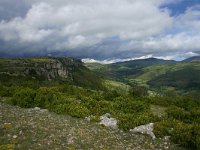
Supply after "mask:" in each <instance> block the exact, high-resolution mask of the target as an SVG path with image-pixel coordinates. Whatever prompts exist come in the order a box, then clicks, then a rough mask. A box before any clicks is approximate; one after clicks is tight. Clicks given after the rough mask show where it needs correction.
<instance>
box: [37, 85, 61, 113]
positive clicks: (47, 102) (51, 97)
mask: <svg viewBox="0 0 200 150" xmlns="http://www.w3.org/2000/svg"><path fill="white" fill-rule="evenodd" d="M60 99H61V95H60V93H59V92H58V89H57V88H47V87H41V88H39V89H38V90H37V94H36V97H35V103H36V106H38V107H41V108H48V109H53V108H52V107H53V106H54V105H55V104H57V103H58V101H59V100H60Z"/></svg>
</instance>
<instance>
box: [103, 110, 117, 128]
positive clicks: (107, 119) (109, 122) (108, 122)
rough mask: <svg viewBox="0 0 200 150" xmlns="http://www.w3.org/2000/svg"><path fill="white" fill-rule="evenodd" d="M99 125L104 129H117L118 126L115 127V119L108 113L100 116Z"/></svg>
mask: <svg viewBox="0 0 200 150" xmlns="http://www.w3.org/2000/svg"><path fill="white" fill-rule="evenodd" d="M100 120H101V121H100V123H99V124H102V125H104V126H106V127H111V128H113V129H117V128H118V126H117V120H116V119H115V118H112V117H111V115H110V114H109V113H106V114H104V115H102V116H101V117H100Z"/></svg>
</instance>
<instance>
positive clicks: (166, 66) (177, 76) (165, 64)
mask: <svg viewBox="0 0 200 150" xmlns="http://www.w3.org/2000/svg"><path fill="white" fill-rule="evenodd" d="M87 67H89V68H90V69H91V70H93V71H95V72H98V73H100V74H102V75H103V76H105V77H106V78H108V79H112V80H117V81H121V82H126V83H137V84H140V85H151V86H153V87H161V86H169V87H176V88H179V89H189V88H191V89H192V88H200V61H199V60H193V61H189V62H188V61H183V62H177V63H175V62H173V61H162V60H156V59H147V60H135V61H129V62H122V63H115V64H109V65H102V64H89V65H87Z"/></svg>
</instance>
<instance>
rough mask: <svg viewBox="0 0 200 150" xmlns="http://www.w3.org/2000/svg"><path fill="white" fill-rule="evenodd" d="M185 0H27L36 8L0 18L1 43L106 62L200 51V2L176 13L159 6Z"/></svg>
mask: <svg viewBox="0 0 200 150" xmlns="http://www.w3.org/2000/svg"><path fill="white" fill-rule="evenodd" d="M179 1H181V0H177V1H174V0H150V1H149V0H67V1H66V0H59V1H58V0H31V1H26V3H27V4H26V5H28V6H31V7H30V9H29V10H28V11H27V12H26V14H24V16H21V17H15V18H13V19H10V20H6V21H1V22H0V42H2V43H4V44H3V45H4V47H3V46H1V49H0V53H1V52H4V51H5V49H9V50H10V51H12V48H13V49H17V48H18V49H21V48H24V47H25V48H24V49H23V50H22V51H19V52H18V53H20V52H23V53H24V52H25V51H29V52H33V53H38V52H41V51H43V53H45V52H47V53H48V54H51V53H55V52H67V53H70V54H75V56H83V57H91V58H92V57H94V58H97V57H98V58H99V57H102V58H104V59H106V61H107V58H120V59H122V60H124V58H130V60H131V59H134V58H138V57H140V56H144V57H146V56H148V55H152V56H155V57H160V58H161V57H162V58H166V59H169V58H173V57H172V56H176V57H178V56H177V55H178V54H179V53H183V54H184V55H185V56H186V55H187V53H190V52H191V53H195V54H196V53H198V51H200V42H199V41H200V6H198V5H197V6H193V7H191V8H188V9H187V11H186V12H185V13H184V14H181V15H179V16H176V17H173V16H170V11H169V10H168V9H160V7H159V6H160V5H162V4H166V3H172V2H173V3H174V2H179ZM44 50H45V51H44ZM173 53H174V55H173ZM163 55H165V57H163ZM120 59H119V60H117V61H121V60H120ZM113 60H115V59H113ZM113 60H109V61H110V62H113Z"/></svg>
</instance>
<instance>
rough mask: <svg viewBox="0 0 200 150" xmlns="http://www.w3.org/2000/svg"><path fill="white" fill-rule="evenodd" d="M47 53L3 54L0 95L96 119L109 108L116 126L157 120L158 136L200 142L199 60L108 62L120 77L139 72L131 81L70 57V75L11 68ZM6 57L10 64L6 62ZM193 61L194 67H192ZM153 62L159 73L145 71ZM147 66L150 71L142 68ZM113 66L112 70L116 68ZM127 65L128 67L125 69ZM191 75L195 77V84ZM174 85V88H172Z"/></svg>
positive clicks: (31, 105)
mask: <svg viewBox="0 0 200 150" xmlns="http://www.w3.org/2000/svg"><path fill="white" fill-rule="evenodd" d="M48 59H49V58H44V60H43V59H39V60H38V59H37V58H34V59H33V60H32V59H30V60H28V59H27V60H26V59H25V60H23V59H19V60H18V59H16V60H17V61H16V60H14V61H13V62H12V60H9V59H5V60H0V62H1V64H0V65H1V66H4V67H2V68H3V69H2V70H0V96H1V97H7V98H6V102H7V103H9V104H12V105H17V106H20V107H24V108H34V107H40V108H42V109H48V110H49V111H52V112H55V113H57V114H63V115H70V116H73V117H77V118H85V117H88V116H94V118H93V121H98V120H99V117H100V116H101V115H103V114H105V113H110V114H111V115H112V116H113V117H115V118H116V119H117V120H118V126H119V127H120V128H121V129H123V130H125V131H128V130H129V129H132V128H134V127H136V126H139V125H143V124H147V123H150V122H154V123H155V130H154V132H155V134H156V136H157V137H164V136H171V140H172V141H173V142H175V143H177V144H180V145H182V146H185V147H189V148H192V149H199V148H200V132H199V131H200V117H199V116H200V110H199V108H200V99H199V91H198V88H199V87H198V86H199V85H200V82H199V81H200V80H199V77H200V75H199V74H198V73H199V70H198V67H199V66H198V65H197V64H196V62H184V63H181V64H178V63H177V64H173V63H174V62H170V61H169V62H168V63H169V64H167V65H166V64H162V63H164V62H162V61H160V60H154V59H153V60H152V59H150V60H148V61H141V60H140V61H136V62H135V63H134V64H133V62H125V63H118V64H113V65H110V67H111V68H112V69H113V68H114V69H116V70H117V71H116V70H115V71H116V72H114V74H115V73H116V74H115V75H116V76H115V77H114V78H120V77H122V80H123V81H124V82H126V81H127V80H126V79H128V78H129V77H130V76H128V74H129V75H131V78H132V77H133V76H135V78H134V79H132V80H129V81H132V82H129V81H127V82H128V84H129V85H127V84H125V83H121V82H119V80H118V81H110V80H104V79H102V78H100V77H99V76H97V75H96V73H95V72H92V71H90V70H89V69H87V68H86V67H85V66H83V65H82V64H81V63H80V62H78V61H77V62H75V63H72V64H69V63H67V64H68V67H69V68H70V69H69V70H68V71H70V74H69V75H68V78H62V77H59V76H58V77H55V78H51V79H49V78H48V77H46V76H45V75H44V76H38V73H37V71H38V69H36V68H37V67H38V66H37V67H36V68H34V67H33V70H32V71H29V74H28V75H20V74H16V72H15V71H14V72H12V71H13V69H10V68H12V67H13V64H15V63H16V62H17V63H19V62H20V63H21V61H22V60H23V63H24V64H26V65H25V66H24V64H23V65H22V66H23V67H22V68H21V69H23V68H24V67H25V68H27V66H35V62H37V63H39V64H40V63H41V62H42V64H43V63H49V61H47V60H48ZM8 61H10V63H11V64H12V65H11V66H12V67H10V66H9V64H7V63H8ZM50 61H52V60H50ZM53 61H55V60H53ZM57 61H58V62H63V63H64V62H65V61H70V60H65V59H64V60H63V59H58V60H56V62H57ZM149 61H152V63H150V62H149ZM30 62H34V63H33V64H31V63H30ZM4 63H5V64H4ZM70 63H71V61H70ZM6 65H7V67H6ZM15 65H16V64H15ZM40 65H41V64H40ZM40 65H39V68H40ZM43 65H44V64H43ZM150 65H151V66H150ZM165 65H166V66H168V67H166V70H165V69H159V68H161V67H163V66H165ZM190 65H193V67H188V66H190ZM18 66H20V65H18ZM119 66H120V67H119ZM171 66H173V69H172V70H171V71H170V72H169V71H167V69H169V68H170V67H171ZM186 66H187V67H186ZM90 67H92V66H90ZM150 67H152V68H154V69H155V70H159V71H158V73H157V74H156V75H153V73H147V72H150V71H149V68H150ZM93 68H95V67H93ZM105 68H107V69H108V68H109V67H108V66H107V67H103V66H101V65H99V66H97V67H96V68H95V69H97V70H98V69H105ZM128 68H129V69H128ZM133 68H134V69H133ZM144 68H146V71H147V72H144V71H145V69H144ZM112 69H111V70H110V73H113V72H112V71H113V70H112ZM127 69H128V70H129V71H126V70H127ZM8 70H9V71H8ZM34 70H35V71H34ZM47 70H48V69H47ZM104 73H106V72H102V73H101V75H103V74H104ZM142 73H143V76H142V75H141V74H142ZM133 74H134V75H133ZM139 74H140V75H139ZM144 74H146V75H144ZM110 75H111V74H110ZM112 75H113V74H112ZM110 77H111V76H110ZM137 77H138V78H137ZM105 78H107V77H105ZM139 78H145V80H146V81H145V82H146V83H151V84H150V85H151V86H148V85H145V84H144V85H141V84H138V83H137V82H134V81H137V80H139ZM163 79H165V80H163ZM168 79H169V80H168ZM183 79H185V80H183ZM141 80H142V79H141ZM147 80H148V82H147ZM180 80H181V81H182V82H180ZM193 80H195V84H194V83H193ZM153 81H155V83H154V82H153ZM165 81H166V82H165ZM161 84H164V85H165V86H166V87H167V89H168V90H166V89H165V90H164V91H163V90H162V88H163V87H160V86H161ZM171 84H173V85H171ZM194 85H195V86H194ZM152 86H153V87H154V86H156V88H155V89H156V90H157V91H156V92H150V90H152V89H149V88H151V87H152ZM171 86H172V88H169V87H171ZM181 87H183V88H184V89H183V90H188V89H190V90H188V91H187V93H186V92H185V93H181V92H180V91H175V89H176V88H181ZM155 89H154V90H155ZM158 89H159V90H158ZM150 93H153V94H150Z"/></svg>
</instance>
